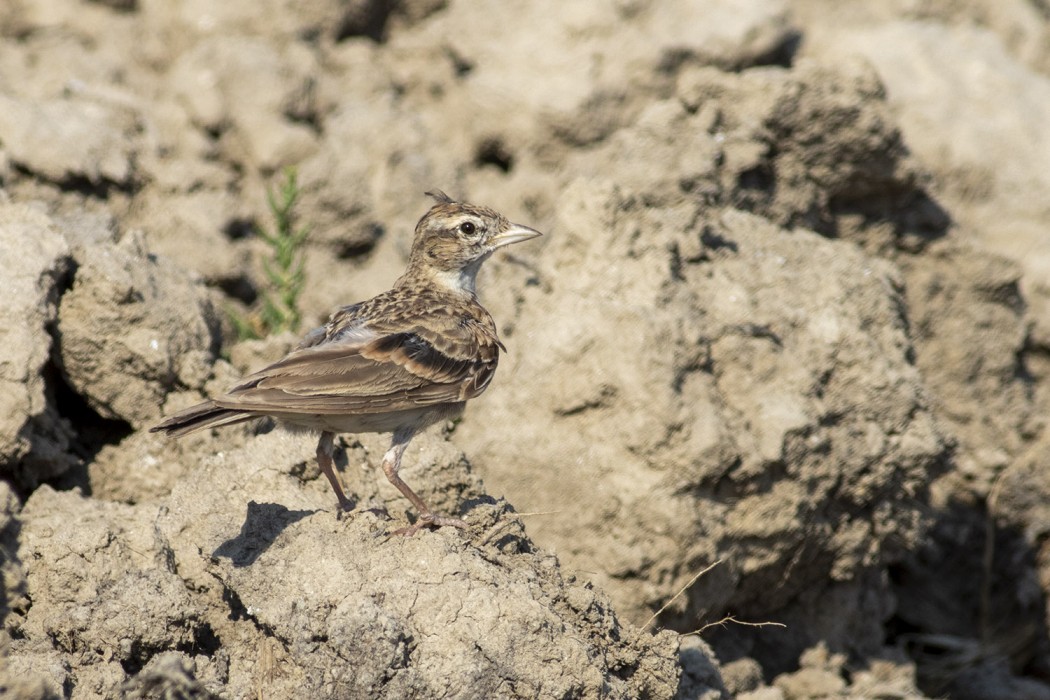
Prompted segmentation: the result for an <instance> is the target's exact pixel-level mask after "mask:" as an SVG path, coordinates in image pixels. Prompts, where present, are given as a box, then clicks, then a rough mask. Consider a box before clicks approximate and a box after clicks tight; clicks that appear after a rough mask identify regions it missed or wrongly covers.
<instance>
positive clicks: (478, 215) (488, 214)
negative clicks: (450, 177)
mask: <svg viewBox="0 0 1050 700" xmlns="http://www.w3.org/2000/svg"><path fill="white" fill-rule="evenodd" d="M427 194H428V195H429V196H431V197H433V198H434V199H435V200H437V203H436V204H435V205H434V206H433V207H431V209H430V211H428V212H427V213H426V214H424V215H423V218H422V219H420V220H419V223H418V224H416V235H415V238H414V239H413V241H412V253H411V255H410V257H409V272H410V273H412V274H414V275H421V276H425V277H427V278H428V279H429V280H430V281H432V282H435V283H437V284H441V285H443V286H446V287H448V288H450V289H451V290H453V291H462V292H469V293H471V294H473V293H474V289H475V280H476V278H477V273H478V269H479V268H480V267H481V263H483V262H484V261H485V260H486V259H487V258H488V257H489V256H490V255H492V253H493V252H495V251H496V250H498V249H499V248H502V247H503V246H507V245H510V244H511V243H519V242H521V241H527V240H529V239H530V238H535V237H537V236H539V235H541V234H540V232H539V231H536V230H535V229H531V228H529V227H528V226H522V225H521V224H514V223H511V222H510V221H508V220H507V217H505V216H503V215H502V214H500V213H499V212H497V211H495V210H493V209H489V208H488V207H479V206H475V205H473V204H466V203H464V202H455V201H453V200H452V199H451V198H450V197H449V196H448V195H446V194H445V193H444V192H440V191H437V192H428V193H427Z"/></svg>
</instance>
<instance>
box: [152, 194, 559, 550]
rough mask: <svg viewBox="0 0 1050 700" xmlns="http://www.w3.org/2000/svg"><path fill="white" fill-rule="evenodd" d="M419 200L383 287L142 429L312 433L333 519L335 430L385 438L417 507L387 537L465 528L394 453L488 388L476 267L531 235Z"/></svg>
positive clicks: (495, 341)
mask: <svg viewBox="0 0 1050 700" xmlns="http://www.w3.org/2000/svg"><path fill="white" fill-rule="evenodd" d="M426 195H427V196H429V197H431V198H433V199H434V200H435V203H434V204H433V205H432V206H431V208H430V209H429V211H427V212H426V214H424V215H423V217H422V218H421V219H420V220H419V223H418V224H417V225H416V228H415V234H414V237H413V240H412V247H411V251H410V253H409V258H408V265H407V267H406V269H405V272H404V274H402V275H401V276H400V277H399V278H398V279H397V280H396V281H395V282H394V285H393V287H392V288H391V289H389V290H388V291H386V292H383V293H382V294H379V295H378V296H375V297H373V298H371V299H368V300H366V301H361V302H358V303H356V304H351V305H349V306H344V307H342V308H339V309H338V310H336V311H335V312H334V313H333V314H332V315H331V317H330V318H329V319H328V322H327V323H326V324H325V325H323V326H321V327H319V328H315V329H314V330H312V331H310V332H309V333H307V334H306V335H305V337H304V338H303V339H302V341H301V342H300V343H299V345H298V346H297V347H296V348H295V349H294V350H292V351H291V352H290V353H288V355H286V356H285V357H284V358H282V359H281V360H278V361H277V362H274V363H273V364H271V365H268V366H266V367H263V368H262V369H260V370H258V371H257V372H255V373H253V374H251V375H249V376H247V377H245V378H244V379H243V380H242V381H241V382H240V383H239V384H237V385H236V386H234V387H233V388H232V389H230V390H229V391H228V392H227V393H225V394H223V395H222V396H218V397H216V398H212V399H209V400H207V401H204V402H203V403H199V404H197V405H195V406H191V407H189V408H186V409H184V410H182V411H179V412H178V413H175V414H174V415H172V416H169V417H168V418H166V419H165V420H163V421H162V422H161V423H159V424H157V425H156V426H154V427H152V428H150V431H151V432H159V433H164V434H166V435H168V436H170V437H181V436H183V435H187V434H189V433H192V432H195V431H198V430H202V429H204V428H211V427H220V426H226V425H231V424H234V423H240V422H243V421H247V420H252V419H254V418H261V417H264V416H271V417H273V418H275V419H276V420H277V421H278V422H279V423H282V424H285V425H287V426H289V427H291V428H293V429H299V430H302V429H307V430H312V431H320V439H319V441H318V443H317V464H318V467H320V470H321V473H323V474H324V475H325V477H327V478H328V481H329V483H330V484H331V485H332V490H333V491H334V492H335V496H336V499H337V500H338V506H339V514H340V516H341V515H342V514H343V513H345V512H349V511H351V510H353V503H352V502H351V501H350V499H348V498H347V497H346V495H345V494H344V492H343V487H342V485H341V484H340V482H339V477H338V475H337V474H336V472H335V469H334V467H333V464H334V462H333V458H332V455H333V449H334V440H335V435H336V434H337V433H391V434H392V439H391V444H390V449H389V450H387V452H386V453H385V454H384V455H383V463H382V465H383V472H384V474H385V475H386V478H387V479H388V480H389V481H390V483H391V484H393V485H394V486H395V487H396V488H397V489H398V491H400V492H401V494H402V495H404V497H405V498H407V499H408V500H409V501H410V502H411V503H412V505H413V506H415V509H416V511H417V513H418V515H417V519H416V521H415V523H414V524H412V525H410V526H408V527H405V528H401V529H399V530H397V531H395V533H394V534H401V535H406V536H411V535H414V534H416V533H417V532H418V531H419V530H421V529H423V528H438V527H445V526H450V527H456V528H466V527H467V525H466V523H465V522H464V521H463V520H460V519H459V518H453V517H449V516H445V515H439V514H437V513H435V512H434V511H433V510H431V509H430V508H429V507H428V506H427V504H426V503H424V502H423V499H422V498H420V497H419V496H418V495H417V494H416V493H415V491H413V490H412V489H411V488H410V487H409V486H408V484H406V483H405V482H404V480H402V479H401V477H400V475H399V473H398V472H399V470H400V468H401V457H402V455H403V454H404V452H405V448H406V447H407V446H408V444H409V442H410V441H411V440H412V438H413V437H414V436H416V435H417V434H418V433H419V432H421V431H422V430H424V429H426V428H427V427H429V426H432V425H434V424H436V423H438V422H440V421H443V420H447V419H449V418H453V417H456V416H458V415H459V414H461V413H462V411H463V409H464V407H465V405H466V402H467V401H469V400H470V399H473V398H475V397H477V396H478V395H480V394H481V393H483V392H484V391H485V389H486V388H488V386H489V383H490V382H491V381H492V378H493V376H494V374H495V372H496V365H497V364H498V362H499V356H500V352H501V351H502V352H506V351H507V350H506V347H505V346H504V345H503V343H502V342H501V341H500V339H499V336H498V334H497V332H496V324H495V322H494V321H493V319H492V316H491V315H490V314H489V312H488V311H487V310H486V309H485V307H484V306H482V305H481V303H480V301H479V300H478V296H477V287H476V284H477V274H478V270H479V269H480V268H481V265H482V263H484V262H485V260H487V259H488V258H489V257H490V256H491V255H492V254H493V253H494V252H495V251H497V250H499V249H500V248H503V247H505V246H508V245H511V244H514V243H519V242H522V241H527V240H530V239H533V238H536V237H537V236H540V235H542V234H540V232H539V231H536V230H535V229H532V228H530V227H528V226H523V225H521V224H514V223H511V222H510V221H508V219H507V218H506V217H505V216H503V215H502V214H500V213H498V212H497V211H495V210H493V209H491V208H489V207H484V206H476V205H473V204H468V203H466V202H459V201H456V200H453V199H452V198H451V197H449V196H448V195H446V194H445V193H444V192H441V191H440V190H435V191H432V192H427V193H426Z"/></svg>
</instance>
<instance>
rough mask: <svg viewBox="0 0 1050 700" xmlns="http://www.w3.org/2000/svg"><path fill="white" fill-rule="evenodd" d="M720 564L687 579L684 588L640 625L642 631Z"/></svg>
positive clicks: (716, 563) (712, 565)
mask: <svg viewBox="0 0 1050 700" xmlns="http://www.w3.org/2000/svg"><path fill="white" fill-rule="evenodd" d="M721 563H722V560H721V559H719V560H718V561H716V562H715V563H714V564H711V565H710V566H708V567H706V568H704V569H702V570H701V571H699V572H698V573H697V574H696V576H694V577H693V578H691V579H689V582H688V583H686V584H685V585H684V586H682V587H681V588H680V589H679V590H678V592H677V593H675V594H674V596H673V597H672V598H671V600H669V601H667V602H666V603H664V604H663V607H661V608H660V609H659V610H657V611H656V612H654V613H653V614H652V617H650V618H649V619H648V620H646V621H645V624H644V625H642V629H643V630H644V629H645V628H646V627H648V626H649V625H650V624H652V622H653V620H655V619H656V618H658V617H660V613H662V612H663V611H664V610H667V608H669V607H671V603H673V602H675V601H676V600H678V598H679V597H680V596H681V595H682V594H683V593H685V592H686V591H687V590H688V589H689V587H690V586H692V585H693V584H694V583H696V582H697V581H698V580H699V579H700V577H701V576H703V575H704V574H706V573H707V572H708V571H710V570H711V569H713V568H715V567H716V566H718V565H719V564H721Z"/></svg>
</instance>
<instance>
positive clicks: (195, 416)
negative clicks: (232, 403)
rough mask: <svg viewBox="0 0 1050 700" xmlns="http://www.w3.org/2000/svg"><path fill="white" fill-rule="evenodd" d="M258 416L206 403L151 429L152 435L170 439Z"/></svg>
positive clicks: (192, 407)
mask: <svg viewBox="0 0 1050 700" xmlns="http://www.w3.org/2000/svg"><path fill="white" fill-rule="evenodd" d="M256 417H257V416H255V415H253V414H251V413H245V412H244V411H239V410H236V409H232V408H223V407H221V406H219V405H217V404H216V403H215V402H214V401H205V402H204V403H199V404H197V405H196V406H190V407H189V408H186V409H183V410H181V411H179V412H178V413H176V414H175V415H173V416H168V418H167V419H165V420H164V421H163V422H161V423H158V424H157V425H155V426H153V427H152V428H150V429H149V431H150V432H151V433H164V434H165V435H167V436H168V437H182V436H183V435H187V434H189V433H192V432H194V431H197V430H201V429H202V428H213V427H216V428H217V427H219V426H223V425H231V424H233V423H240V422H241V421H246V420H251V419H252V418H256Z"/></svg>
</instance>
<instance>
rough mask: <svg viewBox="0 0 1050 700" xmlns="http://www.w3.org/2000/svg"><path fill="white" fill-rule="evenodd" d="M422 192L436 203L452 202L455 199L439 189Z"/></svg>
mask: <svg viewBox="0 0 1050 700" xmlns="http://www.w3.org/2000/svg"><path fill="white" fill-rule="evenodd" d="M423 194H425V195H426V196H428V197H433V198H434V200H435V201H436V202H437V203H438V204H453V203H454V202H455V201H456V200H454V199H452V198H451V197H449V196H448V195H447V194H445V193H444V192H442V191H441V190H431V191H430V192H424V193H423Z"/></svg>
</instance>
